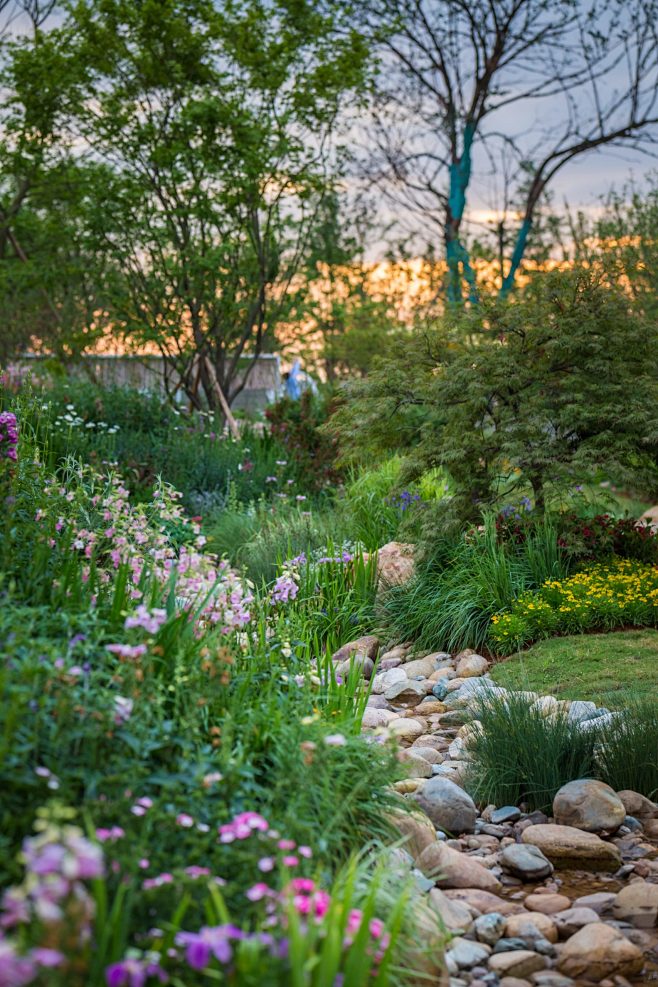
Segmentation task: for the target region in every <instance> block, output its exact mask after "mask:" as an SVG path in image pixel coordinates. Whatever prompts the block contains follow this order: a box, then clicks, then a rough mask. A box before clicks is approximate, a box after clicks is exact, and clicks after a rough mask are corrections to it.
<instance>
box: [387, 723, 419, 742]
mask: <svg viewBox="0 0 658 987" xmlns="http://www.w3.org/2000/svg"><path fill="white" fill-rule="evenodd" d="M388 730H389V733H391V734H392V735H393V736H394V737H397V738H398V740H416V738H417V737H420V736H422V734H423V733H425V727H424V726H423V724H422V723H421V722H420V721H419V720H415V719H412V718H411V717H409V718H407V717H399V718H398V719H397V720H391V721H390V723H389V724H388Z"/></svg>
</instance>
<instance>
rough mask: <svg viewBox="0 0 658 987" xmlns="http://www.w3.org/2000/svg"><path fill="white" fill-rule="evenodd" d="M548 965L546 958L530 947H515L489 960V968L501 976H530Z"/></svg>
mask: <svg viewBox="0 0 658 987" xmlns="http://www.w3.org/2000/svg"><path fill="white" fill-rule="evenodd" d="M545 967H546V959H545V958H544V957H543V956H539V954H538V953H533V952H532V951H531V950H529V949H514V950H512V951H511V952H509V953H497V954H496V955H495V956H492V957H491V959H490V960H489V969H490V970H492V971H493V972H494V973H495V974H497V975H498V976H499V977H523V978H526V977H529V976H530V975H531V974H532V973H536V972H537V971H538V970H543V969H545Z"/></svg>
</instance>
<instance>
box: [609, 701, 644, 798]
mask: <svg viewBox="0 0 658 987" xmlns="http://www.w3.org/2000/svg"><path fill="white" fill-rule="evenodd" d="M620 705H621V707H622V709H621V716H616V717H615V718H614V719H613V721H612V723H611V724H610V725H609V726H608V727H607V728H606V732H605V738H604V742H603V743H602V745H601V747H600V749H599V754H598V759H597V760H598V777H599V778H600V779H601V780H602V781H605V782H607V784H608V785H610V786H611V787H612V788H614V790H615V791H616V792H621V791H624V790H626V791H628V790H630V791H633V792H640V793H641V794H642V795H646V796H647V798H650V799H653V800H654V801H655V800H656V798H658V708H657V707H656V704H655V702H653V701H652V700H651V699H646V698H642V697H640V696H635V695H632V694H631V695H626V696H624V697H623V701H622V703H620Z"/></svg>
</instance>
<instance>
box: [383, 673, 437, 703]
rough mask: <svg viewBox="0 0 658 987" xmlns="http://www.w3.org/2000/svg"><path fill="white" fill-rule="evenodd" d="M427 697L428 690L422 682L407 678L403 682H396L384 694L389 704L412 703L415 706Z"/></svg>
mask: <svg viewBox="0 0 658 987" xmlns="http://www.w3.org/2000/svg"><path fill="white" fill-rule="evenodd" d="M395 671H397V669H395ZM384 674H386V673H384ZM426 695H427V689H426V688H425V686H424V685H423V683H422V682H416V681H415V680H414V679H408V678H405V679H404V681H403V682H394V683H393V685H390V686H389V687H388V689H386V691H385V692H384V696H385V698H386V699H387V700H388V702H389V703H412V704H413V705H414V706H415V705H416V704H417V703H418V702H419V701H420V700H421V699H423V698H424V697H425V696H426Z"/></svg>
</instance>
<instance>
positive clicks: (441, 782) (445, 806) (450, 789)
mask: <svg viewBox="0 0 658 987" xmlns="http://www.w3.org/2000/svg"><path fill="white" fill-rule="evenodd" d="M438 767H442V765H438ZM414 798H415V800H416V802H417V803H418V805H419V806H420V807H421V809H422V810H423V812H424V813H425V814H426V815H427V816H429V818H430V819H431V820H432V822H433V823H434V825H435V826H436V828H437V829H443V830H445V831H447V832H449V833H457V834H459V833H472V832H473V831H474V829H475V820H476V818H477V809H476V808H475V803H474V802H473V799H472V798H471V797H470V795H469V794H468V793H467V792H465V791H464V789H463V788H460V787H459V785H456V784H455V783H454V781H450V779H449V778H445V777H443V776H441V775H434V776H433V777H432V778H430V779H429V780H428V781H426V782H425V784H424V785H423V787H422V790H421V791H420V792H418V793H417V794H416V795H414Z"/></svg>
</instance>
